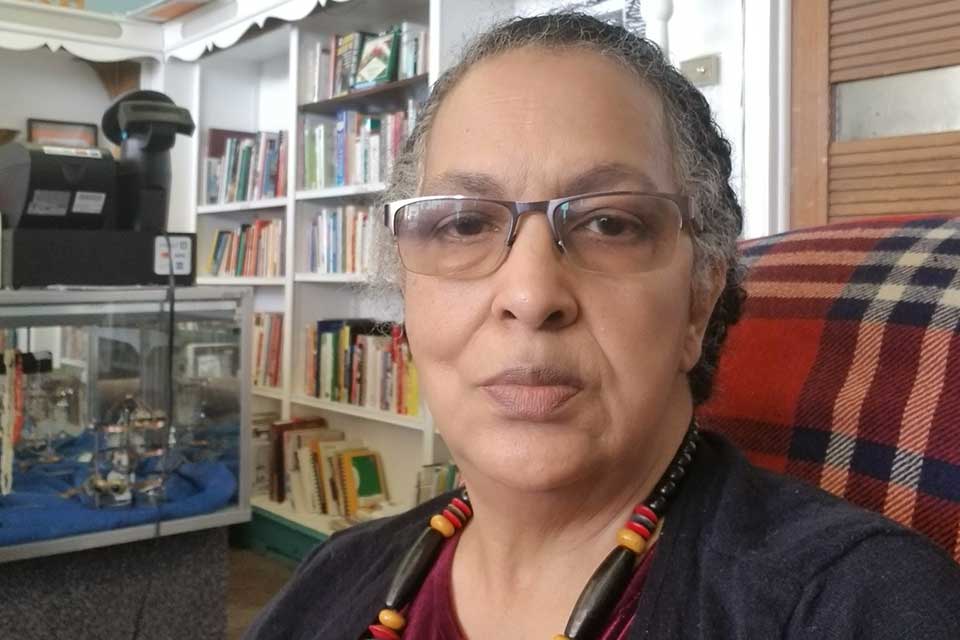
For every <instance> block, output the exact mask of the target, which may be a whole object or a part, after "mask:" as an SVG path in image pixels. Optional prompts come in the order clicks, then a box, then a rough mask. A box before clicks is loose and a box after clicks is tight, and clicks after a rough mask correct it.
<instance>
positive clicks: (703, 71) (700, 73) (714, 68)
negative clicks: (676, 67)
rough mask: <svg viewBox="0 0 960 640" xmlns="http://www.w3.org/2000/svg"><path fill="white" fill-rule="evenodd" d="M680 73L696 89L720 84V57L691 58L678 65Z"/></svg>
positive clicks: (715, 55)
mask: <svg viewBox="0 0 960 640" xmlns="http://www.w3.org/2000/svg"><path fill="white" fill-rule="evenodd" d="M680 73H682V74H683V75H684V76H685V77H686V78H687V80H689V81H690V82H692V83H693V84H694V86H697V87H710V86H713V85H715V84H720V55H719V54H713V55H709V56H701V57H699V58H691V59H690V60H684V61H683V62H681V63H680Z"/></svg>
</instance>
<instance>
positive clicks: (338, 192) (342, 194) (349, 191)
mask: <svg viewBox="0 0 960 640" xmlns="http://www.w3.org/2000/svg"><path fill="white" fill-rule="evenodd" d="M386 188H387V185H385V184H384V183H382V182H376V183H374V184H351V185H346V186H343V187H329V188H327V189H311V190H309V191H297V200H334V199H336V198H349V197H351V196H367V195H374V194H377V193H382V192H383V190H384V189H386Z"/></svg>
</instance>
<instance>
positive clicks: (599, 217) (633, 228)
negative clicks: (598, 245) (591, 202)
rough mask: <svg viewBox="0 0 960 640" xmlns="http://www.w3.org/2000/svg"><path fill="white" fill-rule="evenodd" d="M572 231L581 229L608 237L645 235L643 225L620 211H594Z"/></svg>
mask: <svg viewBox="0 0 960 640" xmlns="http://www.w3.org/2000/svg"><path fill="white" fill-rule="evenodd" d="M574 231H583V232H587V233H591V234H597V235H600V236H604V237H609V238H624V239H626V238H635V237H642V236H644V235H645V231H644V226H643V224H642V223H641V222H640V220H638V219H637V218H636V217H634V216H628V215H626V214H624V213H620V212H612V211H611V212H594V213H593V214H591V215H590V216H589V217H588V218H587V219H586V220H584V221H583V222H581V223H580V224H579V225H577V227H576V228H575V229H574Z"/></svg>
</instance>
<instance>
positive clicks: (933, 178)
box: [830, 171, 960, 193]
mask: <svg viewBox="0 0 960 640" xmlns="http://www.w3.org/2000/svg"><path fill="white" fill-rule="evenodd" d="M952 185H958V186H960V172H952V171H951V172H949V173H917V174H913V175H906V176H882V177H881V176H869V177H866V178H848V179H834V178H833V176H832V175H831V180H830V192H831V193H833V192H835V191H859V190H863V189H897V188H901V187H948V186H952Z"/></svg>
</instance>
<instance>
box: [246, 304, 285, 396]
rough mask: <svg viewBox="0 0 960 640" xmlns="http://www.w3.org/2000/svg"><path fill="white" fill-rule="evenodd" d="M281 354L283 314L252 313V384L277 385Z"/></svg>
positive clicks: (279, 379)
mask: <svg viewBox="0 0 960 640" xmlns="http://www.w3.org/2000/svg"><path fill="white" fill-rule="evenodd" d="M281 354H283V314H282V313H255V314H253V384H254V386H258V387H279V386H280V383H281V382H282V380H281V376H280V372H281V369H280V357H281Z"/></svg>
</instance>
